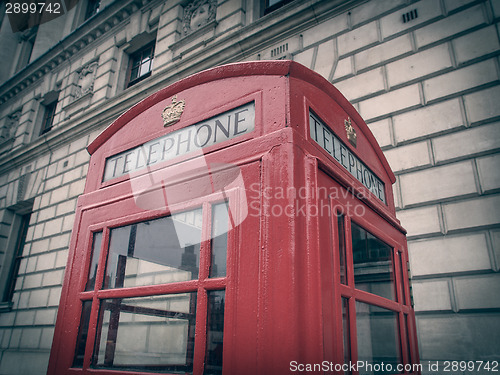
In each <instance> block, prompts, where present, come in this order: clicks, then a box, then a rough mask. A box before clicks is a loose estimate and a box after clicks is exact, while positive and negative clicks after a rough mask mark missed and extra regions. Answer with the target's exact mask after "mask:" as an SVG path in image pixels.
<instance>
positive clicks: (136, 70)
mask: <svg viewBox="0 0 500 375" xmlns="http://www.w3.org/2000/svg"><path fill="white" fill-rule="evenodd" d="M138 76H139V67H134V68H132V71H131V72H130V80H131V81H133V80H134V79H136V78H137V77H138Z"/></svg>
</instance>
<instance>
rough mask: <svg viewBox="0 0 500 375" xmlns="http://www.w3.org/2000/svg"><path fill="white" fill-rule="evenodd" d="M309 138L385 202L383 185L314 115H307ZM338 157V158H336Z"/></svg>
mask: <svg viewBox="0 0 500 375" xmlns="http://www.w3.org/2000/svg"><path fill="white" fill-rule="evenodd" d="M309 131H310V134H311V138H312V139H314V141H315V142H316V143H317V144H318V145H320V146H321V148H322V149H323V150H325V151H326V152H328V154H330V155H332V156H333V157H334V159H335V160H336V161H337V162H338V163H339V164H340V165H342V167H344V168H345V169H346V170H347V171H348V172H349V173H350V174H351V176H353V177H354V178H355V179H356V180H358V181H359V182H361V183H362V184H363V185H364V186H365V187H366V188H367V189H368V190H370V191H371V192H372V193H373V194H374V195H375V196H376V197H377V198H378V199H380V200H381V201H382V202H384V203H386V201H385V185H384V183H383V182H382V180H380V179H379V178H378V177H377V176H376V175H375V174H374V173H373V172H372V171H371V170H370V169H368V167H367V166H366V165H365V164H364V163H363V162H362V161H361V160H359V158H358V157H357V156H356V155H355V154H354V153H353V152H352V151H351V150H350V149H349V148H348V147H346V146H345V145H344V143H343V142H342V141H341V140H340V139H339V138H338V137H337V136H336V135H335V133H333V132H332V131H331V130H330V128H329V127H328V126H326V125H325V124H324V123H323V122H322V121H321V120H319V119H318V118H317V117H316V116H315V115H313V114H312V113H309ZM337 155H338V156H337Z"/></svg>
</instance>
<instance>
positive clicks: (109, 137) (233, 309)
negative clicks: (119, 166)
mask: <svg viewBox="0 0 500 375" xmlns="http://www.w3.org/2000/svg"><path fill="white" fill-rule="evenodd" d="M174 95H177V97H178V99H184V100H185V101H186V107H185V111H184V113H183V115H182V117H181V120H180V121H179V122H178V123H176V124H174V125H173V126H171V127H168V128H165V127H164V126H163V123H162V121H161V116H160V114H161V112H162V110H163V109H164V108H165V106H166V105H168V104H170V103H171V99H172V96H174ZM251 101H253V102H255V130H254V131H253V132H251V133H248V134H245V135H244V136H242V137H241V138H235V139H233V140H230V141H227V142H223V143H220V144H215V145H213V146H210V147H209V148H207V149H206V150H203V151H204V155H203V156H204V158H205V160H204V161H205V162H206V165H207V166H208V167H209V169H210V168H211V167H210V166H211V165H214V163H226V164H232V165H234V166H236V167H237V168H239V170H240V171H241V176H242V178H243V181H244V188H239V189H233V190H231V192H230V196H229V202H230V205H231V212H232V213H233V214H235V215H236V216H237V217H241V215H243V210H242V207H240V204H241V202H244V201H245V199H244V198H246V202H247V207H246V208H247V209H248V215H247V217H246V218H245V220H244V221H243V222H241V223H240V224H239V226H237V227H236V228H234V229H232V230H231V231H230V232H229V236H230V237H229V238H230V241H229V244H228V253H227V257H228V258H227V266H228V270H227V276H226V277H225V278H219V279H213V280H209V279H207V278H206V276H208V268H207V265H206V264H204V265H202V264H200V266H201V267H202V269H200V276H199V277H200V278H199V279H198V280H194V281H188V282H182V283H178V284H162V285H154V286H145V287H134V288H122V289H113V290H101V289H100V285H98V284H99V283H100V282H102V279H103V276H104V266H105V261H106V251H107V248H108V242H109V230H110V228H112V227H115V226H120V225H125V224H129V223H132V222H139V221H142V220H149V219H153V218H157V217H161V216H165V215H168V214H169V213H170V212H171V211H180V210H187V209H190V208H193V207H200V206H203V207H205V209H204V211H203V212H204V215H205V216H204V219H206V220H207V221H204V232H203V234H204V236H205V240H206V238H207V237H206V235H207V233H209V231H210V227H209V226H205V225H206V223H208V222H210V220H208V219H209V216H208V215H209V212H208V211H209V210H207V208H208V207H209V205H210V204H211V203H212V202H216V201H221V200H224V199H226V198H227V197H226V196H224V194H222V193H214V192H213V191H212V190H211V189H205V190H204V187H203V186H199V184H200V182H199V181H201V179H200V177H199V173H200V172H199V166H200V163H199V158H200V156H199V155H184V156H182V157H180V158H178V159H175V160H170V161H167V162H164V163H158V164H157V165H154V166H152V167H151V168H148V169H147V170H144V171H143V172H140V173H138V174H137V175H135V176H134V177H133V178H134V179H136V181H138V182H144V181H146V179H148V178H150V177H151V176H160V177H161V176H162V174H163V173H166V172H168V179H163V180H162V185H161V186H157V187H156V188H155V189H164V188H165V186H166V184H168V186H169V187H170V188H173V189H176V190H175V191H176V192H178V197H177V198H176V199H174V200H173V202H169V207H168V208H160V209H158V210H149V211H148V210H143V209H141V208H140V207H138V206H137V205H136V204H135V203H134V192H133V189H132V187H131V184H130V180H129V179H128V178H127V177H120V178H117V179H114V180H110V181H106V182H103V171H104V166H105V159H106V157H109V156H111V155H115V154H117V153H119V152H121V151H124V150H127V149H129V148H132V147H136V146H139V145H141V144H144V143H146V142H148V141H150V140H152V139H155V138H157V137H160V136H163V135H165V134H167V133H169V132H173V131H176V130H179V129H182V128H184V127H187V126H190V125H193V124H196V123H199V122H200V121H203V120H205V119H208V118H211V117H213V116H215V115H218V114H220V113H223V112H225V111H227V110H230V109H232V108H235V107H237V106H239V105H242V104H246V103H248V102H251ZM309 111H313V112H314V113H315V114H316V115H317V116H318V117H319V118H320V119H321V121H323V122H324V124H325V125H326V126H328V127H329V128H330V129H331V130H332V131H333V132H334V133H335V134H336V135H337V136H338V137H339V139H341V140H342V141H343V143H344V144H345V145H346V147H348V148H349V150H350V151H351V152H352V153H353V154H355V155H356V156H357V157H358V158H359V159H360V160H362V161H363V163H365V164H366V165H367V167H369V168H370V169H371V170H372V171H373V172H374V173H375V174H376V175H377V176H378V177H379V178H380V179H381V180H382V181H383V182H384V184H385V195H386V199H387V202H386V204H384V203H383V202H381V201H380V200H379V199H378V198H376V197H375V196H374V195H373V194H372V193H370V192H369V191H368V190H367V188H365V187H364V186H363V185H362V184H361V183H360V182H359V181H358V180H356V179H355V178H354V177H353V176H352V175H350V174H349V173H348V172H347V171H346V170H345V168H343V167H342V166H340V165H339V164H338V163H337V162H336V161H335V160H334V159H333V158H332V157H331V156H330V155H329V154H328V153H327V152H326V151H325V150H323V149H322V148H321V147H320V146H319V145H318V144H317V143H316V142H315V141H314V140H312V139H311V138H310V136H309V127H308V121H309V120H308V117H309ZM348 117H349V118H350V119H351V121H352V123H353V126H354V127H355V129H356V131H357V133H358V145H357V147H356V148H355V147H354V146H352V145H351V144H350V143H349V141H348V140H347V135H346V133H345V129H344V123H343V121H344V120H345V119H347V118H348ZM88 150H89V152H90V153H91V155H92V156H91V161H90V167H89V171H88V176H87V183H86V187H85V192H84V194H83V195H82V196H81V197H80V198H79V201H78V205H77V211H76V217H75V224H74V229H73V235H72V239H71V243H70V254H69V257H68V265H67V268H66V274H65V280H64V285H63V290H62V293H61V303H60V308H59V312H58V318H57V324H56V330H55V333H54V343H53V346H52V352H51V358H50V362H49V370H48V373H49V374H50V375H59V374H118V373H123V372H121V371H113V370H103V369H91V368H89V365H90V360H91V359H90V354H91V352H92V348H93V337H95V332H96V329H97V314H98V310H97V309H98V304H97V302H98V301H99V300H101V299H103V298H113V297H127V296H146V295H156V294H163V293H179V292H185V291H198V293H199V295H200V296H201V298H200V299H199V300H198V307H199V310H197V314H202V315H203V314H205V315H206V290H209V289H210V290H212V289H225V290H226V306H225V316H224V370H223V372H224V375H232V374H238V375H240V374H242V375H246V374H248V375H250V374H252V375H253V374H289V373H290V362H291V361H296V362H297V363H299V364H300V363H302V364H305V363H309V364H314V363H316V364H320V363H321V362H322V361H323V360H328V361H332V362H334V363H340V362H342V361H343V353H342V347H343V342H342V331H343V327H342V306H341V302H342V297H343V296H344V297H347V298H348V299H349V317H350V319H349V324H350V330H349V331H350V332H349V333H350V338H351V341H350V343H351V348H350V349H351V358H357V346H356V342H357V341H356V340H357V335H356V320H355V319H356V316H355V301H356V300H359V301H363V302H367V303H370V304H374V305H377V306H381V307H384V308H387V309H389V310H392V311H395V312H396V313H397V314H398V316H399V334H400V338H401V340H400V342H401V355H402V358H403V361H404V363H409V362H410V360H411V363H418V361H419V359H418V349H417V341H416V331H415V318H414V313H413V309H412V307H411V305H410V297H409V295H410V294H409V287H408V273H407V269H406V267H400V266H399V263H398V262H397V260H399V256H401V259H402V262H403V264H404V265H405V264H406V263H407V261H408V254H407V249H406V239H405V230H404V228H402V227H401V225H400V223H399V221H398V220H397V219H396V216H395V207H394V201H393V195H392V186H391V185H392V183H394V181H395V177H394V175H393V173H392V171H391V170H390V168H389V165H388V163H387V161H386V159H385V157H384V155H383V153H382V151H381V150H380V147H379V146H378V145H377V142H376V140H375V138H374V137H373V135H372V133H371V132H370V130H369V129H368V127H367V125H366V124H365V123H364V121H363V120H362V119H361V117H360V116H359V114H358V113H357V112H356V111H355V110H354V108H353V107H352V106H351V105H350V104H349V102H348V101H347V100H346V99H345V98H344V97H343V96H342V94H340V92H338V91H337V90H336V89H335V87H333V86H332V85H331V84H330V83H329V82H328V81H326V80H325V79H324V78H323V77H321V76H320V75H318V74H316V73H314V72H312V71H310V70H309V69H307V68H305V67H303V66H301V65H300V64H297V63H294V62H290V61H272V62H270V61H261V62H250V63H239V64H230V65H226V66H221V67H217V68H214V69H211V70H208V71H205V72H201V73H198V74H195V75H193V76H191V77H188V78H186V79H183V80H181V81H179V82H177V83H175V84H173V85H171V86H169V87H166V88H165V89H162V90H160V91H159V92H157V93H155V94H153V95H151V96H150V97H148V98H147V99H145V100H143V101H142V102H140V103H138V104H137V105H135V106H134V107H132V108H131V109H130V110H129V111H127V112H126V113H124V114H123V115H122V116H120V117H119V118H118V119H117V120H116V121H115V122H113V123H112V124H111V125H110V126H109V127H108V128H107V129H106V130H104V132H103V133H102V134H100V135H99V136H98V137H97V138H96V140H94V141H93V142H92V143H91V144H90V145H89V147H88ZM211 177H212V178H213V179H217V180H222V181H226V180H227V181H228V182H229V180H228V179H229V177H228V176H226V175H225V172H224V170H215V169H214V170H213V173H212V175H211ZM321 186H334V187H335V188H336V189H338V191H342V192H350V194H353V195H355V197H353V196H350V195H349V194H348V195H346V196H343V197H330V196H328V197H327V198H324V199H323V198H320V197H318V196H314V195H311V194H306V195H304V196H302V195H300V194H298V195H297V196H291V195H287V194H285V195H283V194H282V195H280V194H277V192H279V191H280V189H282V191H287V189H290V188H292V189H296V190H295V191H296V192H300V191H301V190H300V189H305V190H307V191H314V189H318V188H319V187H321ZM322 201H325V202H326V204H327V205H328V207H329V208H330V209H332V208H333V207H334V206H338V207H347V206H348V205H349V204H351V205H353V204H355V205H358V206H362V207H364V208H365V209H366V213H367V214H366V215H365V216H364V217H356V216H355V215H354V216H353V215H346V216H345V218H344V219H345V226H344V227H345V231H346V238H345V239H346V261H347V275H348V278H349V283H348V284H347V285H341V284H340V269H339V264H338V261H337V258H336V257H337V256H338V247H336V246H335V244H338V230H337V228H336V223H335V222H334V220H333V218H334V216H330V215H327V216H320V215H314V214H312V213H311V212H312V211H308V210H311V209H313V208H314V207H316V209H318V207H319V205H320V204H321V203H322ZM301 207H305V210H302V208H301ZM280 210H281V211H280ZM278 211H280V213H281V214H280V215H277V214H276V213H277V212H278ZM351 218H352V220H354V221H356V222H357V223H358V224H359V225H361V226H362V227H363V228H365V229H366V230H367V231H369V232H370V233H372V234H373V235H375V236H377V237H378V238H380V239H381V240H382V241H384V242H385V243H387V244H389V245H390V246H391V247H392V248H393V249H394V250H393V258H394V259H395V262H393V263H394V264H396V263H397V266H395V268H394V277H395V285H396V299H395V301H391V300H387V299H385V298H382V297H379V296H375V295H373V294H370V293H366V292H363V291H361V290H357V289H355V288H354V284H353V282H354V279H353V265H352V244H351V239H350V236H351V233H350V221H351ZM335 220H336V219H335ZM100 230H102V231H103V238H102V243H101V254H100V259H99V268H98V275H97V280H96V285H95V289H94V290H93V291H89V292H85V291H84V289H85V284H86V278H87V275H88V269H89V265H90V261H91V259H90V258H91V254H90V253H91V251H90V250H91V247H92V233H94V232H96V231H100ZM208 251H209V249H208V243H207V242H206V241H205V242H204V245H203V246H202V250H201V252H202V253H205V254H206V255H208ZM399 254H401V255H399ZM98 280H100V281H99V282H98ZM402 288H404V290H405V293H403V289H402ZM403 294H404V300H403ZM85 300H92V301H93V302H94V304H93V306H92V312H91V322H93V323H92V324H91V327H90V328H89V335H88V337H89V338H90V339H89V340H87V343H86V344H87V348H86V353H85V358H84V369H76V368H71V365H72V361H73V355H74V352H75V345H76V336H77V333H78V326H79V324H80V322H79V321H80V315H81V303H82V301H85ZM200 316H201V315H200ZM404 316H407V317H408V319H407V320H408V325H409V328H408V329H407V328H406V327H405V324H404V322H405V319H404ZM203 324H204V323H202V324H200V325H198V324H197V327H196V336H197V337H196V339H197V343H198V347H196V345H195V359H194V360H195V363H196V365H195V368H194V373H195V374H201V373H202V371H203V368H202V367H203V358H204V351H205V347H204V345H205V341H204V340H205V335H206V326H203ZM406 332H408V337H406V335H407V333H406ZM407 342H408V343H409V352H410V353H411V359H410V358H408V355H407V354H406V353H407V352H408V350H406V343H407ZM200 343H201V344H200ZM127 373H130V374H143V373H140V372H127ZM310 373H322V372H320V371H316V372H314V371H313V372H310Z"/></svg>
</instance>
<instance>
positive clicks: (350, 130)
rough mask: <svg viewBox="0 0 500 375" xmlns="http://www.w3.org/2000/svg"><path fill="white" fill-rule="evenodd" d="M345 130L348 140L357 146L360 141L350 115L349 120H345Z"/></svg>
mask: <svg viewBox="0 0 500 375" xmlns="http://www.w3.org/2000/svg"><path fill="white" fill-rule="evenodd" d="M344 126H345V131H346V133H347V140H348V141H349V142H350V143H351V145H353V146H354V147H356V145H357V143H358V140H357V138H358V136H357V135H356V130H355V129H354V127H353V126H352V124H351V119H350V118H349V117H348V118H347V120H344Z"/></svg>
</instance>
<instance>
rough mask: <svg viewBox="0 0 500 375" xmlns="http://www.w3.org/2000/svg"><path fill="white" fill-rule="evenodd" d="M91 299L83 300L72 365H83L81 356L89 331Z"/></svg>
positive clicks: (83, 352) (83, 353)
mask: <svg viewBox="0 0 500 375" xmlns="http://www.w3.org/2000/svg"><path fill="white" fill-rule="evenodd" d="M91 307H92V301H85V302H83V305H82V316H81V318H80V327H79V328H78V337H77V339H76V348H75V357H74V358H73V367H82V366H83V356H84V355H85V344H86V343H87V336H88V333H89V321H90V312H91Z"/></svg>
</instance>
